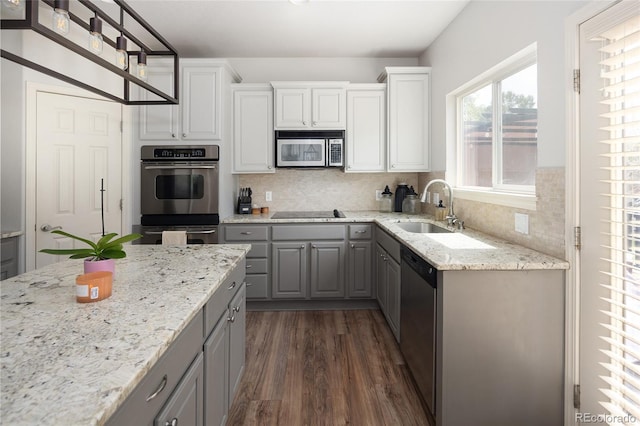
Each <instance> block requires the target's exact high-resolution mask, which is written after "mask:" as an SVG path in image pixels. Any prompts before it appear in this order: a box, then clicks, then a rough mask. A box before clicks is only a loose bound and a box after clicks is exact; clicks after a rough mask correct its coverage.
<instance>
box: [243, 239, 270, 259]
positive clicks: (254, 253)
mask: <svg viewBox="0 0 640 426" xmlns="http://www.w3.org/2000/svg"><path fill="white" fill-rule="evenodd" d="M253 257H269V243H251V250H249V253H247V258H248V259H250V258H253Z"/></svg>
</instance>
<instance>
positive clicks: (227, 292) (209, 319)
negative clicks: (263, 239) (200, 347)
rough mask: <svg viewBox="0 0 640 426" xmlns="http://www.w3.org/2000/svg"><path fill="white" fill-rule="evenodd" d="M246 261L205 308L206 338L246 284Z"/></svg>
mask: <svg viewBox="0 0 640 426" xmlns="http://www.w3.org/2000/svg"><path fill="white" fill-rule="evenodd" d="M245 262H246V261H245V260H244V259H243V260H242V262H240V263H239V264H238V266H237V267H236V269H234V270H233V271H232V272H231V275H230V276H229V277H228V278H227V279H226V280H224V282H223V283H222V284H221V285H220V287H218V289H217V290H216V292H215V293H214V294H213V296H211V298H210V299H209V301H208V302H207V304H206V305H205V306H204V335H203V336H204V337H205V338H206V337H207V336H208V335H209V333H211V330H213V327H214V326H215V325H216V323H217V322H218V320H219V319H220V317H221V316H222V315H224V313H225V312H226V310H227V306H228V305H229V302H230V301H231V298H232V297H233V296H234V295H235V294H236V292H237V291H238V289H239V288H240V287H241V285H242V283H243V282H244V276H245V271H246V266H245Z"/></svg>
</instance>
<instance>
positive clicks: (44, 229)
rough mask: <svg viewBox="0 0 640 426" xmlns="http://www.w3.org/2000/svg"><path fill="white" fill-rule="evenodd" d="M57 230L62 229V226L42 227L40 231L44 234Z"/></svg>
mask: <svg viewBox="0 0 640 426" xmlns="http://www.w3.org/2000/svg"><path fill="white" fill-rule="evenodd" d="M57 229H62V226H51V225H42V226H41V227H40V230H41V231H44V232H49V231H55V230H57Z"/></svg>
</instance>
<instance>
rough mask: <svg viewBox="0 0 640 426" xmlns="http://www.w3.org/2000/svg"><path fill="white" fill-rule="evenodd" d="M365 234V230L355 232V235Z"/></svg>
mask: <svg viewBox="0 0 640 426" xmlns="http://www.w3.org/2000/svg"><path fill="white" fill-rule="evenodd" d="M366 233H367V231H366V230H364V231H356V234H366Z"/></svg>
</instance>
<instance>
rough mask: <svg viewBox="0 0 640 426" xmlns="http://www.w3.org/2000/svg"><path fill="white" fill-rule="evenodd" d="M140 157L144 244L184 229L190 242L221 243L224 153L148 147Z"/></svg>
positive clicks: (213, 148) (212, 147)
mask: <svg viewBox="0 0 640 426" xmlns="http://www.w3.org/2000/svg"><path fill="white" fill-rule="evenodd" d="M140 154H141V155H140V159H141V168H140V212H141V215H142V217H141V219H140V223H141V225H142V234H143V236H144V237H143V239H142V241H141V242H142V243H143V244H144V243H147V244H158V243H159V242H161V241H162V238H161V237H162V231H163V230H185V231H186V232H187V240H188V242H189V243H217V242H218V236H217V229H218V224H219V222H220V218H219V215H218V190H219V188H218V186H219V164H218V162H219V159H220V148H219V147H218V146H217V145H198V146H195V145H191V146H143V147H142V148H141V153H140Z"/></svg>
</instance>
